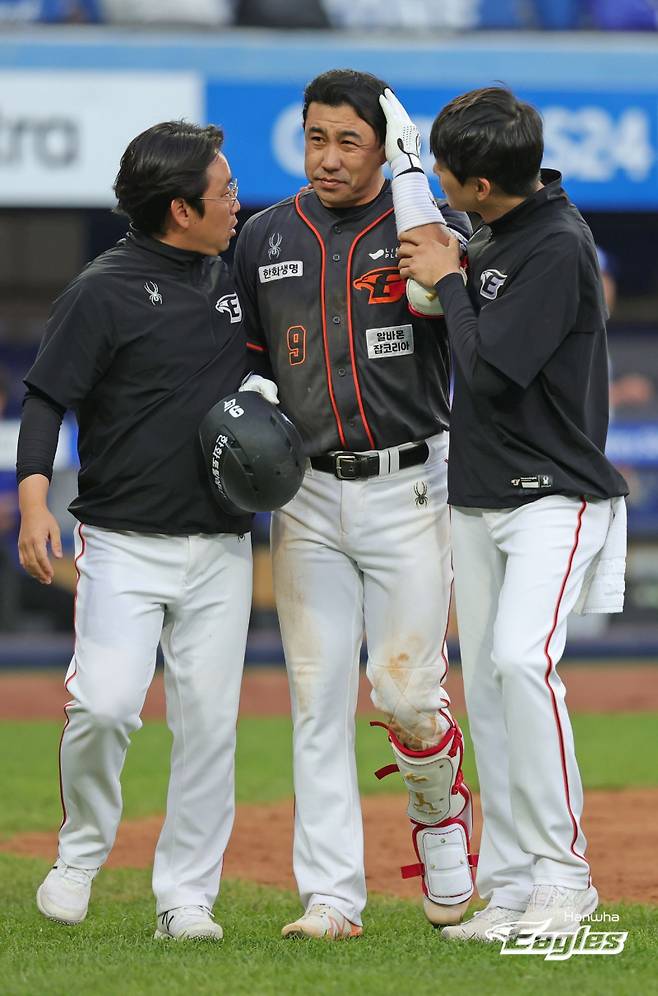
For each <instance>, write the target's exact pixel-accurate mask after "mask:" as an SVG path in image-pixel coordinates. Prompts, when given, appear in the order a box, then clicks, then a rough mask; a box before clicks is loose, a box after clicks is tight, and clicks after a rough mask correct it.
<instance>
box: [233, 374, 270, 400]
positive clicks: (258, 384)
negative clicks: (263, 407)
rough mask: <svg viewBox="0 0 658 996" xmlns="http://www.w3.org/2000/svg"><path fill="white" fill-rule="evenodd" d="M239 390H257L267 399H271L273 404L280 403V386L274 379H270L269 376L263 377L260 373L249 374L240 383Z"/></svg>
mask: <svg viewBox="0 0 658 996" xmlns="http://www.w3.org/2000/svg"><path fill="white" fill-rule="evenodd" d="M239 390H240V391H255V392H256V394H262V396H263V397H264V398H265V400H266V401H269V402H270V404H272V405H278V403H279V389H278V387H277V386H276V384H275V383H274V381H273V380H268V379H267V377H261V376H260V374H254V373H250V374H247V376H246V377H245V379H244V380H243V381H242V383H241V384H240V387H239Z"/></svg>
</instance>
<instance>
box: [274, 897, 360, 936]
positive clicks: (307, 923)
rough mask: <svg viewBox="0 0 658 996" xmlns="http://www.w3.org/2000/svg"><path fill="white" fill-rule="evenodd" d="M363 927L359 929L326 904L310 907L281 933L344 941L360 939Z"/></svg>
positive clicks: (282, 934)
mask: <svg viewBox="0 0 658 996" xmlns="http://www.w3.org/2000/svg"><path fill="white" fill-rule="evenodd" d="M362 933H363V927H358V926H357V925H356V924H355V923H352V921H351V920H348V919H347V917H346V916H343V914H342V913H341V912H340V911H339V910H337V909H335V908H334V907H333V906H328V905H327V904H326V903H315V904H314V905H313V906H309V908H308V909H307V910H306V913H304V915H303V916H300V918H299V920H295V922H294V923H289V924H287V925H286V926H285V927H284V928H283V930H282V931H281V936H282V937H296V938H304V937H323V938H325V940H328V941H343V940H347V939H348V938H350V937H360V936H361V934H362Z"/></svg>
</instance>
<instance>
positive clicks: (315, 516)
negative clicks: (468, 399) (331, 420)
mask: <svg viewBox="0 0 658 996" xmlns="http://www.w3.org/2000/svg"><path fill="white" fill-rule="evenodd" d="M428 444H429V447H430V456H429V458H428V460H427V462H426V463H425V464H423V465H420V466H416V467H409V468H407V469H405V470H401V471H398V472H397V473H395V474H392V475H388V476H381V477H372V478H369V479H367V480H363V481H340V480H338V479H337V478H336V477H334V476H333V475H332V474H327V473H324V472H322V471H317V470H313V469H309V470H307V472H306V475H305V478H304V482H303V484H302V487H301V489H300V491H299V492H298V494H297V495H296V497H295V498H294V499H293V500H292V501H291V502H290V503H289V504H288V505H286V506H285V507H284V508H283V509H281V510H279V511H278V512H275V513H274V514H273V517H272V559H273V570H274V590H275V595H276V604H277V610H278V613H279V621H280V625H281V635H282V638H283V645H284V651H285V656H286V665H287V668H288V676H289V682H290V690H291V700H292V712H293V721H294V762H293V763H294V783H295V840H294V850H293V866H294V871H295V876H296V879H297V884H298V886H299V892H300V895H301V899H302V902H303V904H304V906H305V907H308V906H309V905H311V904H312V903H320V902H327V903H330V904H331V905H332V906H334V907H335V908H337V909H338V910H340V912H341V913H343V915H344V916H346V917H348V919H349V920H351V921H352V922H353V923H356V924H360V923H361V913H362V910H363V908H364V906H365V902H366V884H365V874H364V868H363V827H362V820H361V806H360V800H359V790H358V784H357V773H356V762H355V756H354V742H355V724H354V717H355V711H356V702H357V692H358V684H359V656H360V650H361V644H362V640H363V635H364V628H365V633H366V635H367V639H368V666H367V674H368V678H369V680H370V683H371V684H372V687H373V690H372V695H371V698H372V701H373V704H374V705H375V706H376V707H377V708H378V709H382V710H383V711H384V712H385V713H386V716H387V718H388V719H392V720H393V724H394V726H395V728H396V729H397V730H398V736H402V737H405V735H406V739H410V738H413V737H414V736H415V737H417V738H418V739H419V740H420V741H421V742H422V743H425V744H435V743H438V742H439V740H440V739H441V734H442V733H443V732H444V731H445V730H446V729H447V728H448V726H449V725H450V714H449V712H448V711H447V708H448V705H449V698H448V695H447V693H446V691H445V690H444V689H443V688H442V686H441V683H442V681H443V680H445V675H446V672H447V667H448V664H447V658H446V655H445V635H446V628H447V621H448V610H449V602H450V589H451V580H452V570H451V565H450V547H449V514H448V508H447V504H446V500H447V484H446V470H447V467H446V457H447V447H448V442H447V437H446V436H445V435H441V436H436V437H433V438H432V439H430V440H429V441H428ZM425 490H426V494H425ZM439 710H443V715H442V714H441V713H440V712H439ZM400 731H403V732H400ZM412 746H413V744H412Z"/></svg>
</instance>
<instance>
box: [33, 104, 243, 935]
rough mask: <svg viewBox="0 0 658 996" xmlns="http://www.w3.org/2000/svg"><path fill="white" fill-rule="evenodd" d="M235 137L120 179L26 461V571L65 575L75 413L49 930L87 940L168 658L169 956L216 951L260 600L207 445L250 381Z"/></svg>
mask: <svg viewBox="0 0 658 996" xmlns="http://www.w3.org/2000/svg"><path fill="white" fill-rule="evenodd" d="M222 139H223V136H222V133H221V131H220V130H219V129H218V128H215V127H213V126H208V127H206V128H199V127H196V126H194V125H190V124H186V123H184V122H165V123H163V124H160V125H156V126H154V127H153V128H150V129H149V130H148V131H145V132H144V133H143V134H141V135H139V136H138V137H137V138H135V139H134V140H133V141H132V142H131V143H130V145H129V146H128V148H127V149H126V152H125V153H124V156H123V158H122V160H121V167H120V170H119V173H118V176H117V179H116V184H115V191H116V195H117V199H118V202H119V208H120V209H121V210H122V211H123V212H124V213H125V214H127V215H128V217H129V218H130V221H131V222H132V225H131V229H130V231H129V232H128V234H127V235H126V237H125V238H124V239H122V240H121V241H120V242H119V243H118V244H117V245H116V246H115V247H114V248H112V249H110V250H109V251H108V252H106V253H103V254H102V255H101V256H99V257H98V258H97V259H95V260H93V261H92V262H91V263H90V264H89V265H88V266H87V267H86V268H85V269H84V270H83V271H82V272H81V273H80V274H79V276H77V277H76V278H75V279H74V280H73V281H72V282H71V284H70V285H69V286H68V287H67V288H66V289H65V290H64V292H63V293H62V295H61V296H60V297H59V298H58V299H57V301H56V302H55V304H54V307H53V310H52V313H51V316H50V318H49V320H48V324H47V326H46V331H45V334H44V337H43V341H42V343H41V347H40V349H39V353H38V355H37V358H36V360H35V362H34V365H33V366H32V368H31V369H30V371H29V373H28V374H27V376H26V378H25V383H26V384H27V388H28V390H27V395H26V400H25V405H24V410H23V418H22V424H21V433H20V438H19V448H18V467H17V469H18V480H19V500H20V508H21V515H22V524H21V531H20V537H19V551H20V558H21V563H22V564H23V566H24V568H25V569H26V570H27V571H28V572H29V573H30V574H31V575H32V576H33V577H35V578H37V579H38V580H39V581H41V582H42V583H44V584H48V583H50V581H51V580H52V575H53V570H52V565H51V563H50V560H49V556H48V544H50V547H51V550H52V553H53V554H54V556H56V557H59V556H61V544H60V536H59V530H58V527H57V523H56V521H55V519H54V518H53V516H52V515H51V514H50V512H49V510H48V506H47V494H48V486H49V481H50V476H51V472H52V465H53V458H54V453H55V449H56V445H57V438H58V433H59V426H60V423H61V420H62V416H63V414H64V412H65V411H66V409H71V410H72V411H74V412H75V415H76V417H77V420H78V424H79V440H78V448H79V456H80V476H79V493H78V496H77V498H76V499H75V500H74V501H73V503H72V505H71V511H72V512H73V514H74V515H75V516H76V517H77V519H78V520H79V524H78V526H77V528H76V554H77V556H76V567H77V571H78V579H79V580H78V586H77V594H76V612H75V651H74V656H73V659H72V661H71V666H70V668H69V671H68V675H67V678H66V687H67V689H68V691H70V692H71V694H72V700H71V702H69V704H68V705H67V707H66V714H67V723H66V727H65V730H64V734H63V736H62V741H61V750H60V769H61V783H62V802H63V807H64V822H63V824H62V828H61V830H60V834H59V856H58V859H57V862H56V864H55V866H54V868H53V869H52V871H51V872H50V873H49V874H48V876H47V877H46V879H45V881H44V882H43V883H42V885H41V886H40V888H39V890H38V892H37V904H38V907H39V909H40V911H41V912H42V913H43V914H44V915H45V916H47V917H50V918H51V919H53V920H58V921H60V922H63V923H67V924H76V923H79V922H80V921H81V920H83V919H84V917H85V916H86V914H87V907H88V903H89V897H90V890H91V884H92V881H93V878H94V876H95V875H96V873H97V871H98V870H99V868H100V866H101V865H102V864H103V862H104V861H105V859H106V858H107V855H108V853H109V851H110V849H111V847H112V844H113V842H114V837H115V834H116V830H117V826H118V823H119V819H120V815H121V786H120V774H121V769H122V767H123V762H124V759H125V754H126V749H127V746H128V743H129V738H130V734H131V733H132V732H134V731H135V730H137V729H139V727H140V726H141V722H140V718H139V716H140V712H141V708H142V705H143V702H144V697H145V695H146V691H147V689H148V686H149V684H150V682H151V679H152V677H153V672H154V668H155V657H156V650H157V646H158V642H160V641H161V643H162V648H163V652H164V658H165V689H166V694H167V718H168V722H169V726H170V728H171V731H172V733H173V749H172V759H171V778H170V783H169V794H168V799H167V815H166V819H165V823H164V826H163V829H162V833H161V835H160V840H159V842H158V846H157V850H156V855H155V864H154V871H153V888H154V892H155V895H156V899H157V918H158V920H157V931H156V935H155V936H156V937H165V938H175V939H185V938H195V937H208V938H212V939H219V938H221V936H222V931H221V927H220V926H219V924H217V923H215V922H214V920H213V917H212V905H213V902H214V900H215V897H216V895H217V891H218V887H219V875H220V871H221V865H222V856H223V852H224V849H225V847H226V844H227V841H228V838H229V834H230V831H231V826H232V821H233V809H234V801H233V769H234V746H235V743H234V742H235V723H236V716H237V708H238V697H239V689H240V680H241V675H242V665H243V660H244V649H245V643H246V634H247V625H248V620H249V610H250V601H251V545H250V541H249V537H248V535H247V534H248V532H249V528H250V521H249V517H248V516H245V517H243V518H240V517H231V516H228V515H225V514H224V513H222V512H221V511H220V509H219V506H218V505H217V504H216V503H215V500H214V498H213V496H212V494H211V489H210V486H209V483H208V481H207V479H206V470H205V467H204V466H203V464H202V461H201V456H200V452H199V446H198V441H197V431H198V426H199V423H200V421H201V419H202V418H203V416H204V415H205V414H206V412H207V411H208V410H209V409H210V408H211V407H212V406H213V405H214V404H215V403H216V402H217V401H218V400H219V399H220V398H221V397H222V396H223V395H226V394H228V393H231V392H233V391H235V390H237V389H238V387H239V384H240V381H241V379H242V376H243V374H244V369H245V357H246V351H245V341H244V334H243V330H242V324H241V310H240V304H239V301H238V298H237V295H236V293H235V288H234V285H233V282H232V279H231V277H230V275H229V272H228V270H227V267H226V265H225V263H224V262H223V261H222V260H221V259H220V258H219V257H218V253H220V252H223V251H225V250H226V249H227V248H228V245H229V242H230V240H231V238H232V237H233V235H234V233H235V223H236V214H237V211H238V209H239V203H238V200H237V184H236V181H235V180H234V179H232V178H231V172H230V168H229V164H228V162H227V161H226V159H225V157H224V156H223V155H222V153H221V151H220V150H221V145H222Z"/></svg>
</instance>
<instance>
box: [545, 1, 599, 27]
mask: <svg viewBox="0 0 658 996" xmlns="http://www.w3.org/2000/svg"><path fill="white" fill-rule="evenodd" d="M534 7H535V14H536V17H537V24H538V27H540V28H547V29H548V30H549V31H572V30H573V29H574V28H578V27H581V22H582V15H583V13H584V12H585V9H586V7H587V0H585V2H583V0H534Z"/></svg>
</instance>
